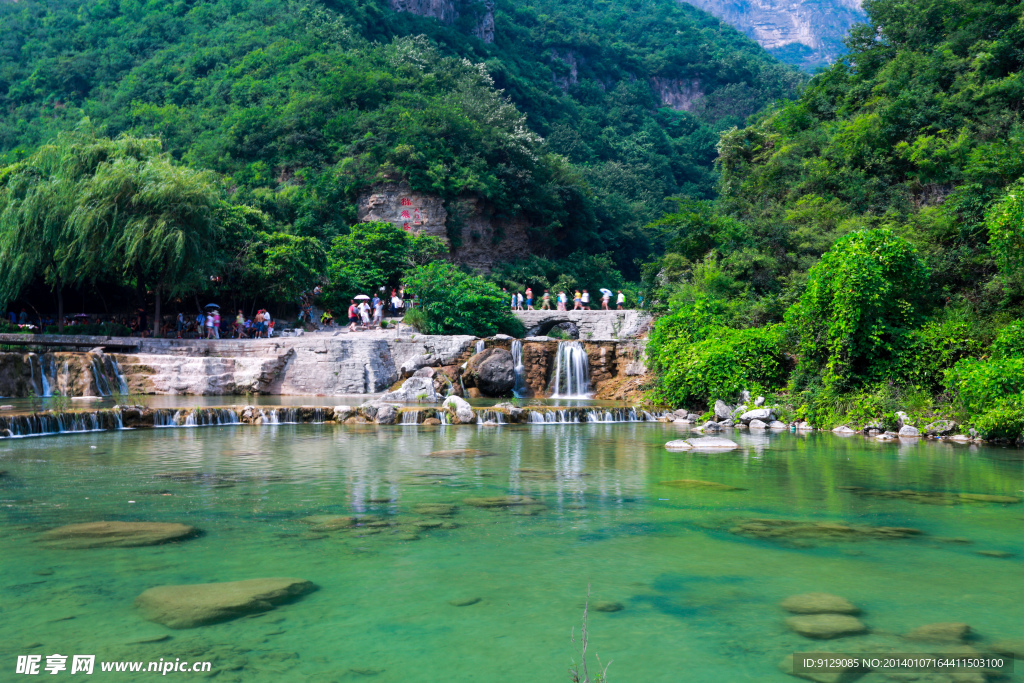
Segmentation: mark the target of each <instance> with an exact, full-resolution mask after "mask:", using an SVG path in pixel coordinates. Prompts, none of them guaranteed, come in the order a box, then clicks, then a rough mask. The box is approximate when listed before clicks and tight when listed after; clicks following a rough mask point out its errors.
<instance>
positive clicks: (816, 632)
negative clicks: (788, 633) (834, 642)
mask: <svg viewBox="0 0 1024 683" xmlns="http://www.w3.org/2000/svg"><path fill="white" fill-rule="evenodd" d="M786 626H788V627H789V628H790V630H792V631H795V632H796V633H799V634H800V635H802V636H804V637H805V638H816V639H820V640H830V639H832V638H840V637H842V636H855V635H859V634H861V633H867V630H868V628H867V626H865V625H864V622H862V621H861V620H860V619H858V618H856V617H852V616H850V615H848V614H808V615H803V616H799V617H789V618H788V619H786Z"/></svg>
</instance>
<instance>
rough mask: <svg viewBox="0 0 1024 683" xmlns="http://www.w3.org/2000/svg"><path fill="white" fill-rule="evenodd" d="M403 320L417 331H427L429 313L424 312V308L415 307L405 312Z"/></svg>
mask: <svg viewBox="0 0 1024 683" xmlns="http://www.w3.org/2000/svg"><path fill="white" fill-rule="evenodd" d="M402 322H403V323H405V324H406V325H408V326H409V327H412V328H413V329H415V330H416V331H417V332H425V331H426V329H427V314H426V313H424V312H423V309H420V308H414V309H412V310H411V311H409V312H408V313H406V314H405V316H404V317H403V318H402Z"/></svg>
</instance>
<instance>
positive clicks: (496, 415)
mask: <svg viewBox="0 0 1024 683" xmlns="http://www.w3.org/2000/svg"><path fill="white" fill-rule="evenodd" d="M476 424H477V426H481V425H488V426H490V425H503V424H508V420H506V419H505V413H503V412H501V411H500V410H478V411H476Z"/></svg>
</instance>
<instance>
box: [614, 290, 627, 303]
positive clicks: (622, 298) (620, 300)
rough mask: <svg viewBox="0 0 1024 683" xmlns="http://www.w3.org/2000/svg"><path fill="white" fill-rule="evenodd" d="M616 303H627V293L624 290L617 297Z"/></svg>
mask: <svg viewBox="0 0 1024 683" xmlns="http://www.w3.org/2000/svg"><path fill="white" fill-rule="evenodd" d="M615 303H617V304H624V303H626V295H625V294H623V293H622V292H619V296H618V298H616V299H615Z"/></svg>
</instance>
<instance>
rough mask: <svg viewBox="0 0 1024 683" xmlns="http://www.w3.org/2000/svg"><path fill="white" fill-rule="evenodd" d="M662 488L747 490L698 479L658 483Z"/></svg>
mask: <svg viewBox="0 0 1024 683" xmlns="http://www.w3.org/2000/svg"><path fill="white" fill-rule="evenodd" d="M658 483H660V484H661V485H662V486H671V487H672V488H676V489H707V490H712V491H746V490H747V489H744V488H740V487H739V486H730V485H729V484H719V483H718V482H717V481H701V480H700V479H674V480H672V481H662V482H658Z"/></svg>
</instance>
